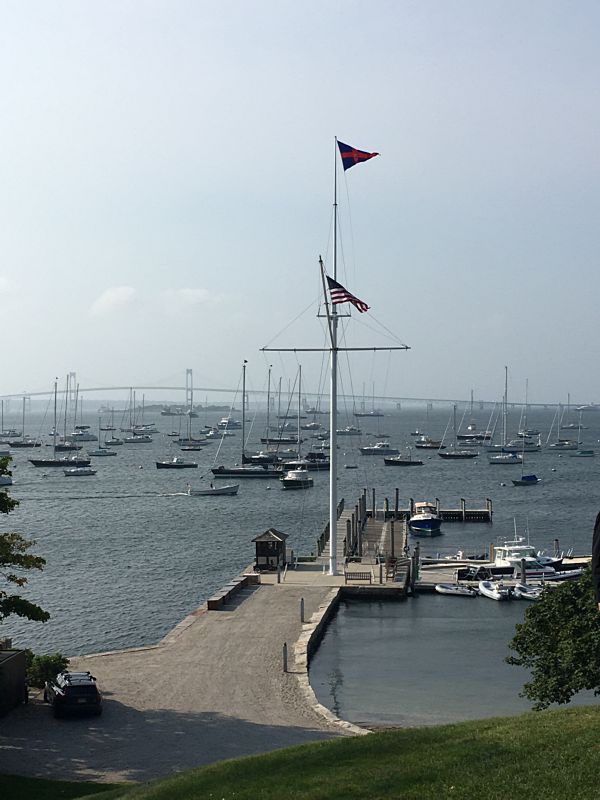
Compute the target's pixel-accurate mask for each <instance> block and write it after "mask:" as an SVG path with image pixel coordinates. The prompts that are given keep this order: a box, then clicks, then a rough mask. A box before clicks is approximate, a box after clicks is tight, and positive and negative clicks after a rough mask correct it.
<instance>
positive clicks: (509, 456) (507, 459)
mask: <svg viewBox="0 0 600 800" xmlns="http://www.w3.org/2000/svg"><path fill="white" fill-rule="evenodd" d="M507 417H508V367H504V396H503V398H502V445H501V446H500V452H499V453H497V454H496V455H492V456H490V458H489V462H490V464H501V465H512V464H522V463H523V458H522V456H521V454H520V453H516V452H514V450H510V451H509V452H506V422H507ZM497 449H498V448H496V447H494V446H490V447H488V451H490V450H491V451H492V452H493V451H494V450H497Z"/></svg>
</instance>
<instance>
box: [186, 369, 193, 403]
mask: <svg viewBox="0 0 600 800" xmlns="http://www.w3.org/2000/svg"><path fill="white" fill-rule="evenodd" d="M185 406H186V408H189V409H190V411H192V410H193V408H194V371H193V370H191V369H186V371H185Z"/></svg>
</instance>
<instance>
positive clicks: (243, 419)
mask: <svg viewBox="0 0 600 800" xmlns="http://www.w3.org/2000/svg"><path fill="white" fill-rule="evenodd" d="M247 363H248V362H247V361H246V359H244V363H243V365H242V464H243V463H244V452H245V450H246V364H247ZM268 438H269V437H268V435H267V439H268Z"/></svg>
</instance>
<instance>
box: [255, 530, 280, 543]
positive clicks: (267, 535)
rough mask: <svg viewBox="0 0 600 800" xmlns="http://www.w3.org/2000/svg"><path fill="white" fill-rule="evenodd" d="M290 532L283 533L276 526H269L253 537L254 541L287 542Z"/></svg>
mask: <svg viewBox="0 0 600 800" xmlns="http://www.w3.org/2000/svg"><path fill="white" fill-rule="evenodd" d="M288 536H289V534H287V533H282V532H281V531H278V530H277V529H276V528H269V529H268V530H266V531H265V532H264V533H261V534H260V535H259V536H256V537H255V538H254V539H252V541H253V542H285V540H286V539H287V538H288Z"/></svg>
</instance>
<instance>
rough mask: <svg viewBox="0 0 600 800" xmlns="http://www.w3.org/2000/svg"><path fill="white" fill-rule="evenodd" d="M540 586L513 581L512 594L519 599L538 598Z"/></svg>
mask: <svg viewBox="0 0 600 800" xmlns="http://www.w3.org/2000/svg"><path fill="white" fill-rule="evenodd" d="M543 591H544V590H543V588H542V587H541V586H530V584H528V583H521V582H519V583H515V588H514V590H513V593H514V596H515V597H517V598H519V599H520V600H539V599H540V597H541V596H542V592H543Z"/></svg>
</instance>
